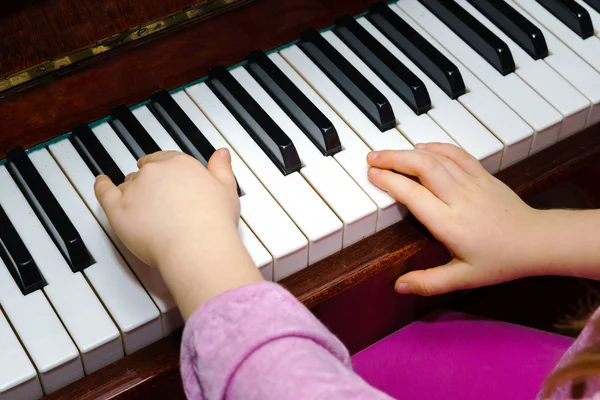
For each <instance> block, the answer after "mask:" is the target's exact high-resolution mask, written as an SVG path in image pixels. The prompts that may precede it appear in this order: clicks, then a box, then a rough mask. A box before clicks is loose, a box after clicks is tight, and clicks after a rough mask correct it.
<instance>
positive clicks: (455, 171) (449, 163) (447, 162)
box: [418, 150, 473, 183]
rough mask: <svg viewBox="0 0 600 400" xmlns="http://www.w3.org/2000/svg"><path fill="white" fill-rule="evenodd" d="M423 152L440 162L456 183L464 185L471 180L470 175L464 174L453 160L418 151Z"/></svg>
mask: <svg viewBox="0 0 600 400" xmlns="http://www.w3.org/2000/svg"><path fill="white" fill-rule="evenodd" d="M418 151H423V152H426V153H427V154H429V155H430V156H431V157H435V159H436V160H438V161H439V162H441V163H442V164H443V165H444V167H446V169H447V170H448V171H449V172H450V173H451V174H452V176H453V177H454V178H455V179H456V181H457V182H460V183H466V182H467V181H468V180H469V179H473V177H472V176H471V175H469V174H468V173H466V172H465V170H463V169H462V168H461V167H460V166H458V164H456V163H455V162H454V161H453V160H451V159H449V158H448V157H446V156H445V155H443V154H439V153H434V152H432V151H428V150H418Z"/></svg>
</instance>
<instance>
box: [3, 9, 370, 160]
mask: <svg viewBox="0 0 600 400" xmlns="http://www.w3.org/2000/svg"><path fill="white" fill-rule="evenodd" d="M371 3H372V1H371V0H352V1H337V0H286V1H280V0H256V1H254V2H251V3H249V4H247V5H245V6H243V7H240V8H238V9H235V10H232V11H229V12H227V13H225V14H222V15H220V16H218V17H216V18H213V19H210V20H208V21H205V22H202V23H199V24H196V25H192V26H189V27H188V28H186V29H184V30H180V31H177V32H173V33H171V34H169V35H166V36H164V37H162V38H160V39H156V40H153V41H151V42H148V43H145V44H142V45H140V46H137V47H134V48H131V49H129V50H128V51H127V52H122V53H121V54H118V55H115V56H113V57H108V58H106V59H104V60H102V61H99V62H97V63H94V64H91V65H89V66H85V67H82V68H80V69H77V70H75V71H72V73H69V74H68V75H66V76H63V77H60V78H58V79H56V80H52V81H48V82H44V83H42V84H40V85H38V86H34V87H32V88H30V89H27V90H25V91H23V92H18V93H16V94H15V95H13V96H10V97H7V98H3V99H0V127H1V128H2V134H1V135H0V159H1V158H4V156H5V153H6V151H7V150H9V149H10V148H12V147H14V146H17V145H20V146H23V147H26V148H28V147H31V146H33V145H36V144H38V143H41V142H44V141H46V140H48V139H49V138H52V137H55V136H58V135H60V134H63V133H65V132H68V131H69V130H70V129H71V128H72V127H73V126H75V125H77V124H79V123H85V122H90V121H93V120H96V119H98V118H102V117H104V116H106V115H108V114H109V111H110V108H111V107H113V106H115V105H117V104H120V103H125V104H135V103H138V102H140V101H144V100H147V99H148V98H149V97H150V95H151V94H152V93H153V92H154V91H156V90H159V89H173V88H175V87H179V86H181V85H183V84H185V83H188V82H190V81H193V80H195V79H198V78H202V77H204V76H205V75H206V73H207V71H208V69H209V68H210V67H212V66H215V65H217V64H223V65H233V64H236V63H238V62H240V61H243V60H245V59H246V57H247V55H248V53H249V52H250V51H251V50H254V49H256V48H260V49H264V50H268V49H271V48H274V47H278V46H280V45H283V44H286V43H288V42H290V41H293V40H296V39H298V37H299V34H300V31H301V29H303V28H305V27H308V26H313V27H315V28H324V27H327V26H329V25H331V24H333V23H334V21H335V18H336V17H337V16H339V15H340V14H342V13H349V14H357V13H360V12H363V11H365V10H366V9H367V8H368V6H369V5H370V4H371Z"/></svg>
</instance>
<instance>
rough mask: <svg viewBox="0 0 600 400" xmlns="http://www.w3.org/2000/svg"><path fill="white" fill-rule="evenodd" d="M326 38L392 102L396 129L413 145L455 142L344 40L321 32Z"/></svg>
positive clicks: (329, 32)
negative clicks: (409, 104) (389, 85)
mask: <svg viewBox="0 0 600 400" xmlns="http://www.w3.org/2000/svg"><path fill="white" fill-rule="evenodd" d="M323 37H324V38H325V40H327V41H328V42H329V43H330V44H331V45H332V46H333V47H334V48H335V49H336V50H337V51H338V52H339V53H340V54H341V55H342V56H344V58H346V60H348V61H349V62H350V64H352V65H353V66H354V68H356V69H357V70H358V72H360V73H361V74H362V75H363V76H364V77H366V78H367V80H369V82H371V83H372V84H373V85H374V86H375V87H376V88H377V89H378V90H379V91H380V92H381V93H382V94H383V95H384V96H385V97H386V98H387V99H388V100H389V101H390V103H391V104H392V109H393V110H394V116H395V117H396V123H397V124H398V125H397V126H396V127H397V129H398V130H399V131H400V132H402V134H403V135H404V136H405V137H406V138H407V139H408V140H409V141H410V142H411V143H412V144H413V145H414V144H417V143H419V142H443V143H451V144H455V145H456V144H457V143H456V142H455V141H454V140H453V139H452V138H451V137H450V136H449V135H448V134H447V133H446V132H445V131H444V130H443V129H442V128H440V127H439V126H438V125H437V124H436V123H435V122H433V120H431V118H430V117H429V115H426V114H422V115H417V114H415V113H414V112H413V111H412V110H411V109H410V108H409V107H408V105H407V104H406V103H405V102H404V101H402V99H400V97H399V96H398V95H396V94H395V93H394V92H393V91H392V90H391V89H390V88H389V87H388V86H387V85H386V84H385V83H384V82H383V81H382V80H381V79H380V78H379V77H378V76H377V75H376V74H375V73H374V72H373V71H372V70H371V69H370V68H369V67H368V66H367V65H366V64H365V63H364V62H363V61H362V60H361V59H360V58H359V57H358V56H357V55H356V54H355V53H354V52H353V51H352V50H351V49H350V48H349V47H348V46H347V45H346V44H345V43H344V42H342V41H341V40H340V39H339V38H338V37H337V36H336V35H335V34H334V33H333V32H331V31H328V32H325V33H323Z"/></svg>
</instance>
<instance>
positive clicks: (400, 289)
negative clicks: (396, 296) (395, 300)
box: [394, 282, 410, 294]
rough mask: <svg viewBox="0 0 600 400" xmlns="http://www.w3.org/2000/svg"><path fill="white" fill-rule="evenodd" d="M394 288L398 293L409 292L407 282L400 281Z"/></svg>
mask: <svg viewBox="0 0 600 400" xmlns="http://www.w3.org/2000/svg"><path fill="white" fill-rule="evenodd" d="M394 290H395V291H396V292H397V293H400V294H409V293H410V289H409V288H408V283H404V282H400V283H398V284H397V285H396V287H395V288H394Z"/></svg>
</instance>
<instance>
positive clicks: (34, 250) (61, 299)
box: [0, 167, 123, 373]
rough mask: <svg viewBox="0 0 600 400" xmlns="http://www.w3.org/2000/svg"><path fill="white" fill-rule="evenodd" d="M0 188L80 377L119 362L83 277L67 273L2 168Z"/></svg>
mask: <svg viewBox="0 0 600 400" xmlns="http://www.w3.org/2000/svg"><path fill="white" fill-rule="evenodd" d="M0 187H2V190H1V191H0V204H1V205H2V208H3V209H4V211H5V212H6V214H7V216H8V217H9V219H10V220H11V222H12V224H13V225H14V227H15V230H16V231H17V233H18V235H19V237H20V238H21V240H22V241H23V243H24V244H25V246H26V247H27V249H28V250H29V252H30V253H31V257H32V258H33V259H34V261H35V262H36V264H37V266H38V268H39V270H40V271H41V273H42V275H43V276H44V279H45V281H46V282H47V284H48V285H47V286H46V287H44V292H45V293H46V295H47V296H48V299H49V300H50V303H51V304H52V306H53V308H54V309H55V310H56V313H57V314H58V317H59V318H60V319H61V320H62V322H63V324H64V325H65V328H66V329H67V331H68V332H69V334H70V335H71V337H72V338H73V341H74V342H75V345H76V346H77V348H78V349H79V352H80V353H81V360H82V362H83V366H84V368H85V372H86V373H91V372H93V371H96V370H98V369H99V368H101V367H104V366H106V365H108V364H111V363H112V362H114V361H116V360H118V359H119V358H122V357H123V348H122V343H121V337H120V334H119V331H118V329H117V327H116V326H115V324H114V322H113V321H112V320H111V319H110V317H109V315H108V314H107V313H106V310H105V309H104V307H103V306H102V303H101V302H100V300H99V299H98V298H97V297H96V295H95V294H94V291H93V290H92V288H91V287H90V285H89V284H88V282H87V281H86V280H85V278H84V276H83V275H82V274H81V273H73V271H72V270H71V268H70V267H69V265H68V264H67V262H66V261H65V259H64V258H63V256H62V254H61V253H60V251H59V250H58V248H57V247H56V245H55V243H54V242H53V241H52V239H51V238H50V236H49V235H48V233H47V232H46V230H45V229H44V227H43V225H42V223H41V222H40V221H39V219H38V218H37V216H36V214H35V212H34V211H33V210H32V208H31V206H30V205H29V203H28V202H27V200H26V199H25V196H24V195H23V194H22V193H21V191H20V190H19V188H18V186H17V184H16V183H15V182H14V180H13V179H12V177H10V175H9V173H8V170H6V167H2V170H1V171H0Z"/></svg>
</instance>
